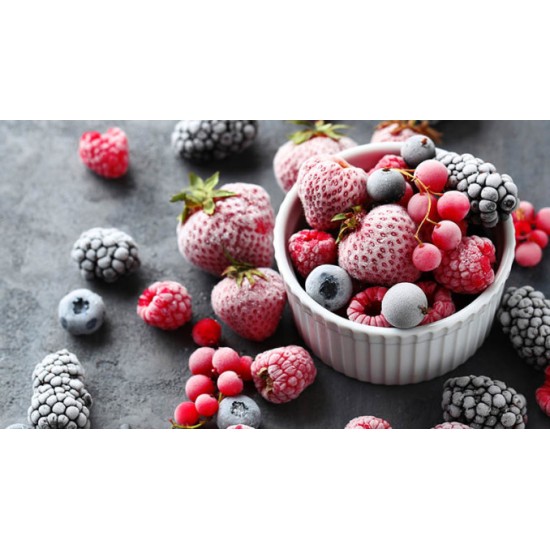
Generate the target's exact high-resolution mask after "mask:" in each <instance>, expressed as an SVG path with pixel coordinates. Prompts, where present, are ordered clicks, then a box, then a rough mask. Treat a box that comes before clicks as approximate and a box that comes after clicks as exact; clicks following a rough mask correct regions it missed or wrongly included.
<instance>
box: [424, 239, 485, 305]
mask: <svg viewBox="0 0 550 550" xmlns="http://www.w3.org/2000/svg"><path fill="white" fill-rule="evenodd" d="M495 261H496V255H495V245H494V244H493V243H492V242H491V241H490V240H489V239H487V238H486V237H478V236H475V235H474V236H472V237H463V238H462V241H461V243H460V244H459V245H458V247H457V248H456V249H455V250H450V251H448V252H444V253H443V260H442V261H441V265H440V266H439V267H438V268H437V269H436V270H435V272H434V277H435V280H436V281H437V282H438V283H439V284H440V285H443V286H444V287H445V288H447V289H449V290H450V291H452V292H456V293H457V294H479V293H480V292H482V291H483V290H485V289H486V288H487V287H488V286H489V285H491V284H492V283H493V281H494V280H495V272H494V271H493V264H494V263H495Z"/></svg>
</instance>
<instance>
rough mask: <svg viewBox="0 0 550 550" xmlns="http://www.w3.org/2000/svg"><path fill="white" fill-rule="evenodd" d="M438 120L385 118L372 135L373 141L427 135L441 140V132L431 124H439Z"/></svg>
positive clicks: (393, 140) (405, 138)
mask: <svg viewBox="0 0 550 550" xmlns="http://www.w3.org/2000/svg"><path fill="white" fill-rule="evenodd" d="M437 122H438V121H437V120H435V121H434V120H384V121H382V122H381V123H380V124H378V125H377V126H376V128H375V130H374V133H373V134H372V137H371V143H379V142H382V141H392V142H395V141H406V140H407V139H409V138H410V137H412V136H416V135H419V134H421V135H425V136H429V137H430V138H432V139H433V140H435V141H439V140H440V138H441V134H440V133H439V132H437V131H436V130H435V129H434V128H432V127H431V126H430V124H437Z"/></svg>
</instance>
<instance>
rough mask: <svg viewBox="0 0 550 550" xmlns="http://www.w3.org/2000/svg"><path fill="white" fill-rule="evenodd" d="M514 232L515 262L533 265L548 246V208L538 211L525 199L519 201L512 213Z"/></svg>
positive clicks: (549, 224) (540, 258) (526, 265)
mask: <svg viewBox="0 0 550 550" xmlns="http://www.w3.org/2000/svg"><path fill="white" fill-rule="evenodd" d="M512 217H513V220H514V229H515V232H516V262H517V263H518V264H519V265H520V266H521V267H535V266H536V265H538V264H539V263H540V262H541V260H542V256H543V249H545V248H546V247H547V246H548V240H549V236H550V208H548V207H547V208H541V210H539V211H538V212H536V211H535V207H534V206H533V205H532V204H531V203H530V202H527V201H521V202H520V203H519V207H518V209H517V210H516V211H515V212H514V213H513V214H512Z"/></svg>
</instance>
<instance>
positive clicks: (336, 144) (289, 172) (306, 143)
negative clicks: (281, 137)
mask: <svg viewBox="0 0 550 550" xmlns="http://www.w3.org/2000/svg"><path fill="white" fill-rule="evenodd" d="M295 122H298V123H304V124H305V125H306V127H307V128H306V129H305V130H302V131H299V132H296V133H294V134H292V135H291V136H290V141H287V142H286V143H285V144H284V145H282V146H281V147H280V148H279V150H278V151H277V153H276V155H275V158H274V159H273V170H274V171H275V177H276V178H277V182H278V184H279V185H280V186H281V188H282V189H283V191H285V193H286V192H287V191H289V190H290V189H291V187H292V186H293V185H294V184H295V183H296V180H297V178H298V171H299V170H300V166H301V165H302V163H304V162H305V161H306V160H307V159H309V158H311V157H314V156H316V155H335V154H338V153H339V152H340V151H343V150H344V149H349V148H350V147H355V146H356V145H357V143H355V141H353V140H352V139H350V138H348V137H346V136H344V135H342V134H341V133H340V130H342V129H344V128H345V127H344V126H342V125H338V124H326V123H324V121H322V120H320V121H317V122H315V123H312V122H310V121H302V120H300V121H295Z"/></svg>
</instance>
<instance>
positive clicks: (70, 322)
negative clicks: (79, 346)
mask: <svg viewBox="0 0 550 550" xmlns="http://www.w3.org/2000/svg"><path fill="white" fill-rule="evenodd" d="M58 313H59V322H60V323H61V326H62V327H63V328H64V329H65V330H67V331H68V332H70V333H71V334H75V335H80V334H92V333H93V332H95V331H96V330H98V329H99V327H101V325H102V324H103V320H104V319H105V304H104V303H103V299H102V298H101V296H99V295H98V294H95V293H94V292H92V291H90V290H88V289H86V288H79V289H78V290H73V291H72V292H70V293H69V294H67V295H66V296H65V297H64V298H63V299H62V300H61V301H60V302H59V308H58Z"/></svg>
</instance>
